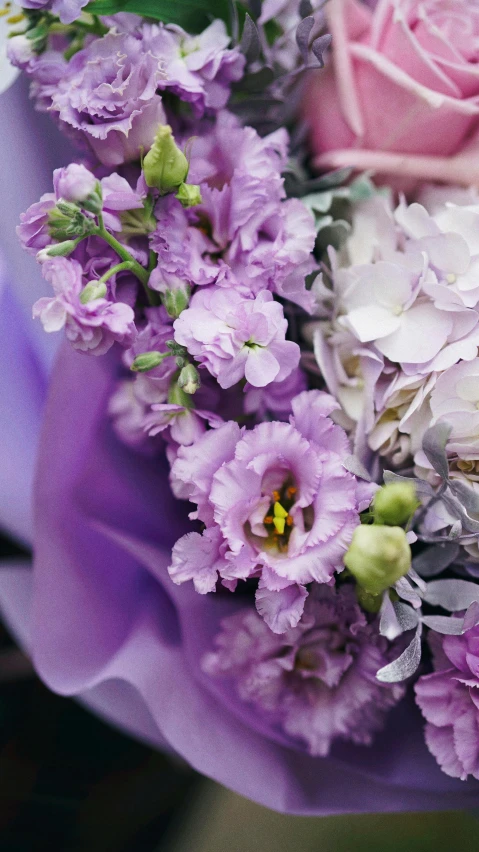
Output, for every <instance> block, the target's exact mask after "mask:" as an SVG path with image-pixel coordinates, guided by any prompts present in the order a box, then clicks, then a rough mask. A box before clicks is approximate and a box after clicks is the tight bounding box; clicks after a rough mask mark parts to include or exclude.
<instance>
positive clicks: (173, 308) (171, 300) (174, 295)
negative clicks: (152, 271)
mask: <svg viewBox="0 0 479 852" xmlns="http://www.w3.org/2000/svg"><path fill="white" fill-rule="evenodd" d="M190 292H191V291H190V288H189V286H188V284H185V289H184V290H183V289H182V288H180V287H178V289H175V290H165V292H164V293H161V301H162V302H163V305H164V306H165V308H166V311H167V313H168V316H170V317H171V318H172V319H178V317H179V315H180V314H181V312H182V311H184V310H185V308H187V307H188V302H189V301H190Z"/></svg>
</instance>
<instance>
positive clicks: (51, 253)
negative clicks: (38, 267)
mask: <svg viewBox="0 0 479 852" xmlns="http://www.w3.org/2000/svg"><path fill="white" fill-rule="evenodd" d="M76 246H77V244H76V242H75V240H63V242H61V243H54V244H53V245H51V246H47V247H46V248H43V249H40V251H39V252H37V261H38V263H43V262H44V261H45V260H48V259H49V258H50V257H68V255H69V254H71V253H72V251H75V249H76Z"/></svg>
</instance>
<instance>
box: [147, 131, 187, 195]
mask: <svg viewBox="0 0 479 852" xmlns="http://www.w3.org/2000/svg"><path fill="white" fill-rule="evenodd" d="M188 168H189V166H188V160H187V159H186V157H185V155H184V154H183V151H180V149H179V148H178V145H177V144H176V142H175V139H174V136H173V132H172V130H171V127H170V125H169V124H160V126H159V128H158V130H157V132H156V136H155V141H154V142H153V145H152V146H151V148H150V150H149V151H148V153H147V155H146V157H145V159H144V160H143V174H144V176H145V181H146V184H147V186H152V187H156V189H159V190H160V193H161V194H162V195H165V194H166V193H167V192H173V191H174V190H175V189H178V187H179V186H180V185H181V184H182V183H183V182H184V181H185V180H186V177H187V175H188Z"/></svg>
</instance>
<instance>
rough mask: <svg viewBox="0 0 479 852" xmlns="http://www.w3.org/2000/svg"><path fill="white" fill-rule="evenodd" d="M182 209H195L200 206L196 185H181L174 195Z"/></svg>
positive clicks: (200, 199)
mask: <svg viewBox="0 0 479 852" xmlns="http://www.w3.org/2000/svg"><path fill="white" fill-rule="evenodd" d="M175 198H177V199H178V201H179V202H180V204H181V205H182V206H183V207H196V205H197V204H201V202H202V200H203V199H202V198H201V191H200V188H199V186H198V184H196V183H182V184H180V187H179V189H178V192H177V193H176V195H175Z"/></svg>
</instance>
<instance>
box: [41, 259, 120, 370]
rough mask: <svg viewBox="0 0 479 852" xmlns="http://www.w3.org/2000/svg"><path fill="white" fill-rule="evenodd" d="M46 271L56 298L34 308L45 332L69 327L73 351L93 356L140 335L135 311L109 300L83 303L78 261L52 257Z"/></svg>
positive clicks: (47, 262)
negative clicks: (137, 330)
mask: <svg viewBox="0 0 479 852" xmlns="http://www.w3.org/2000/svg"><path fill="white" fill-rule="evenodd" d="M42 272H43V275H44V277H45V278H46V279H47V281H49V282H50V284H51V285H52V287H53V289H54V291H55V296H54V297H53V298H50V299H49V298H48V297H44V298H42V299H39V300H38V301H37V302H35V304H34V306H33V316H34V317H40V320H41V322H42V325H43V328H44V329H45V331H47V332H52V331H60V329H62V328H63V327H65V331H66V336H67V338H68V340H69V341H70V343H71V344H72V346H73V348H74V349H79V350H80V351H82V352H89V353H90V354H92V355H103V354H104V353H105V352H108V350H109V349H110V347H111V346H113V344H114V343H115V342H118V343H121V344H122V345H123V346H128V345H130V344H131V342H132V340H133V338H134V336H135V334H136V329H135V323H134V318H135V315H134V312H133V310H132V308H130V306H129V305H125V304H124V303H122V302H117V303H114V302H109V301H108V300H107V299H93V300H92V301H89V302H87V303H86V304H83V303H82V302H81V301H80V293H81V291H82V289H83V279H82V268H81V266H80V264H79V263H78V262H77V261H76V260H67V259H66V258H65V257H57V258H52V259H51V260H47V261H45V263H44V264H43V267H42Z"/></svg>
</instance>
